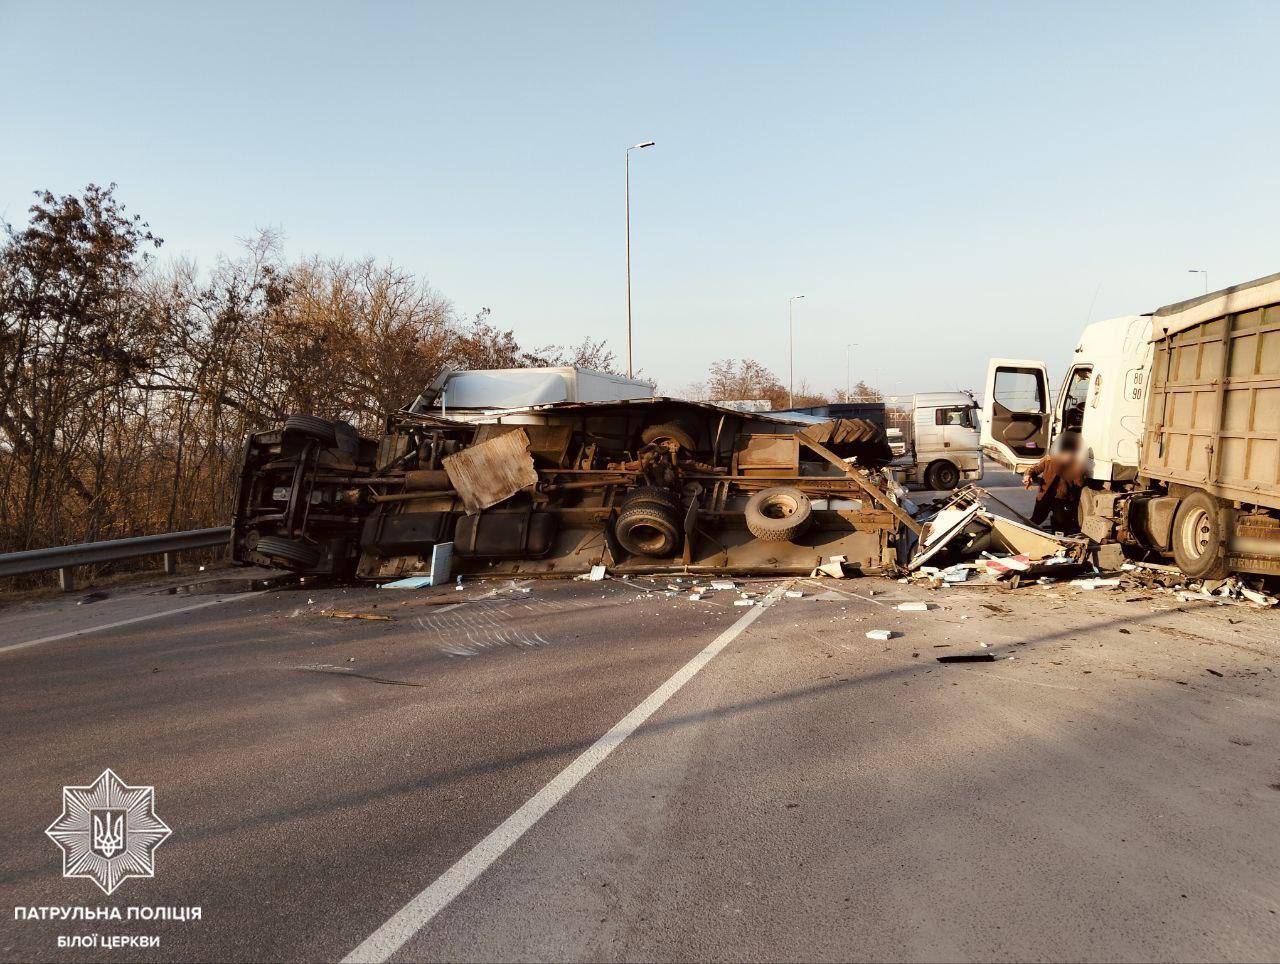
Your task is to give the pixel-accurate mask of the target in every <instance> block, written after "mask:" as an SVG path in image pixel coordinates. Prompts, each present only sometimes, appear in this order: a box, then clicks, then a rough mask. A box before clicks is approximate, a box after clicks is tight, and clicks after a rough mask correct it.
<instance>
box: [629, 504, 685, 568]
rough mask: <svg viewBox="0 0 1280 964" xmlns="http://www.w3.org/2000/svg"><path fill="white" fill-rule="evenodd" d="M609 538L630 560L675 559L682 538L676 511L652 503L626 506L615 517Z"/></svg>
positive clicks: (682, 534)
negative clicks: (632, 557)
mask: <svg viewBox="0 0 1280 964" xmlns="http://www.w3.org/2000/svg"><path fill="white" fill-rule="evenodd" d="M613 534H614V535H615V536H616V537H617V539H618V544H619V545H621V546H622V548H624V549H626V550H627V552H629V553H631V554H632V555H633V556H672V555H675V554H676V552H677V551H679V549H680V544H681V542H682V541H683V536H684V532H683V531H682V530H681V528H680V524H679V521H678V520H677V518H676V510H675V509H673V508H671V507H670V506H665V505H661V504H659V503H656V502H641V503H639V504H637V505H628V506H626V507H625V508H624V509H623V510H622V511H621V512H619V513H618V521H617V522H615V523H614V525H613Z"/></svg>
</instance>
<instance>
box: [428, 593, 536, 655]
mask: <svg viewBox="0 0 1280 964" xmlns="http://www.w3.org/2000/svg"><path fill="white" fill-rule="evenodd" d="M520 608H522V609H528V610H529V611H531V612H534V613H535V614H538V613H537V611H536V610H534V609H533V608H532V607H530V606H528V605H522V606H521V607H520ZM552 608H553V609H554V607H552ZM505 611H506V610H505V607H504V608H498V609H495V608H492V607H488V606H467V607H463V608H459V609H457V610H452V607H451V611H450V612H442V613H432V614H430V615H427V616H419V617H418V619H417V624H418V628H419V629H421V630H422V631H423V632H424V633H425V634H427V636H428V638H429V639H430V640H431V642H432V644H433V645H434V646H435V647H436V648H437V649H438V650H439V651H440V652H442V653H444V654H445V655H446V656H478V655H480V654H481V653H485V652H492V651H494V650H497V649H506V648H518V649H529V648H535V647H539V646H550V645H551V642H552V641H551V640H549V639H546V638H545V637H544V636H543V635H542V634H541V633H536V632H531V631H529V630H525V629H521V628H520V627H519V626H518V625H517V624H515V623H513V622H512V621H511V620H508V619H503V618H501V617H502V616H503V615H504V614H505ZM516 618H519V617H518V616H517V617H516Z"/></svg>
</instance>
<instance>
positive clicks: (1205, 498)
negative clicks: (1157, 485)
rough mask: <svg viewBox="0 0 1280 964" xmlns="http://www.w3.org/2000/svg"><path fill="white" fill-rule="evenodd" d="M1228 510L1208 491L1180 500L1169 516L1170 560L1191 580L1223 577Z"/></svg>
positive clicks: (1227, 532) (1224, 576)
mask: <svg viewBox="0 0 1280 964" xmlns="http://www.w3.org/2000/svg"><path fill="white" fill-rule="evenodd" d="M1230 538H1231V512H1230V510H1229V509H1228V508H1227V507H1226V506H1224V505H1223V504H1222V503H1221V502H1219V501H1218V500H1217V499H1215V498H1214V497H1213V496H1211V495H1210V494H1209V493H1208V492H1193V493H1192V494H1191V495H1189V496H1187V497H1186V498H1185V499H1183V500H1182V504H1181V505H1179V506H1178V514H1177V515H1176V516H1174V519H1173V559H1174V561H1175V562H1176V563H1177V564H1178V568H1179V569H1181V570H1182V571H1183V572H1184V573H1186V574H1187V575H1188V576H1191V577H1192V578H1193V579H1225V578H1226V577H1227V575H1229V574H1230V572H1231V569H1230V566H1229V565H1228V564H1227V547H1228V543H1229V541H1230Z"/></svg>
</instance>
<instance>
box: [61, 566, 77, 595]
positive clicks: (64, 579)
mask: <svg viewBox="0 0 1280 964" xmlns="http://www.w3.org/2000/svg"><path fill="white" fill-rule="evenodd" d="M58 588H59V589H61V590H62V591H63V592H74V591H75V588H76V579H75V570H74V569H72V568H71V567H70V566H66V567H64V568H62V569H59V570H58Z"/></svg>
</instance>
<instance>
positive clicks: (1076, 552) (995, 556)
mask: <svg viewBox="0 0 1280 964" xmlns="http://www.w3.org/2000/svg"><path fill="white" fill-rule="evenodd" d="M1088 545H1089V543H1088V540H1087V539H1082V538H1078V537H1075V536H1058V535H1050V534H1049V533H1047V532H1042V531H1041V530H1039V529H1036V528H1034V527H1033V526H1029V525H1026V524H1024V523H1022V522H1016V521H1014V520H1013V519H1009V518H1006V517H1005V516H1000V515H995V514H994V513H991V512H988V511H986V509H985V508H984V507H983V504H982V502H981V501H978V499H977V498H976V496H975V495H974V494H973V493H970V492H965V493H961V495H959V496H957V497H956V498H955V499H953V500H952V501H951V502H950V503H948V504H947V505H946V506H944V507H943V508H942V509H940V510H939V511H938V512H937V514H936V515H934V517H933V518H932V519H930V520H929V521H928V522H926V523H925V524H924V527H923V529H922V531H921V534H920V544H919V548H918V549H917V550H916V553H915V555H914V556H913V557H912V559H911V561H910V563H908V565H907V568H908V570H911V571H915V570H918V569H920V567H921V566H923V565H924V564H925V563H927V562H929V561H930V560H931V559H933V558H934V557H935V556H937V555H938V554H939V553H941V552H942V551H943V550H944V549H951V550H954V551H955V552H958V553H959V554H961V555H963V556H970V557H978V556H981V557H982V558H983V560H984V561H982V562H980V565H982V566H983V567H984V568H986V569H988V570H991V571H995V572H999V573H1002V574H1006V575H1008V574H1011V573H1013V572H1029V571H1031V570H1033V569H1038V567H1037V564H1039V563H1047V562H1048V561H1050V560H1054V561H1061V562H1063V563H1081V562H1083V561H1084V558H1085V553H1086V552H1087V550H1088ZM1058 574H1059V575H1068V574H1070V573H1069V572H1068V570H1066V569H1062V570H1061V571H1060V572H1059V573H1058Z"/></svg>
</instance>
